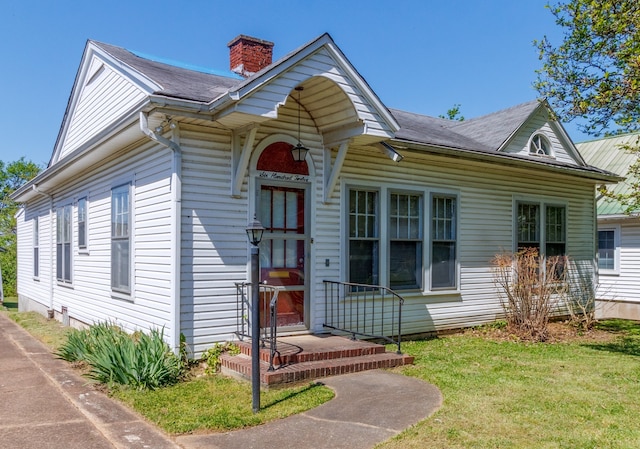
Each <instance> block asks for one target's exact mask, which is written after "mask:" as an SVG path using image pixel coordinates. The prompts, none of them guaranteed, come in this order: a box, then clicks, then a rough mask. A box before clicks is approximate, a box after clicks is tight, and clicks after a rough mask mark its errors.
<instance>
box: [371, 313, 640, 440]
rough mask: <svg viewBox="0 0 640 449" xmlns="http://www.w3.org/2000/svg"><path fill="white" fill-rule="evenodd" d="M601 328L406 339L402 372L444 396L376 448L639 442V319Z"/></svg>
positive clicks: (473, 333)
mask: <svg viewBox="0 0 640 449" xmlns="http://www.w3.org/2000/svg"><path fill="white" fill-rule="evenodd" d="M599 328H600V330H601V331H600V333H599V335H600V336H599V337H598V338H592V337H591V336H590V335H589V334H586V335H584V336H582V337H578V338H576V339H574V340H572V341H563V342H556V343H535V344H533V343H522V342H517V341H513V340H512V339H508V338H506V339H504V338H503V339H493V338H491V337H490V336H487V335H483V333H482V332H466V333H464V334H460V335H452V336H447V337H443V338H437V339H433V340H428V341H413V342H407V343H405V344H403V350H404V351H406V352H407V353H409V354H411V355H414V356H415V357H416V360H415V365H413V366H408V367H405V368H403V369H402V373H403V374H405V375H407V376H413V377H417V378H420V379H424V380H425V381H427V382H430V383H432V384H435V385H436V386H437V387H438V388H440V390H441V391H442V394H443V396H444V403H443V406H442V408H441V409H440V410H439V411H438V412H436V413H435V414H434V415H433V416H431V417H430V418H429V419H427V420H424V421H422V422H421V423H419V424H417V425H416V426H414V427H412V428H410V429H408V430H406V431H404V432H403V433H401V434H400V435H399V436H397V437H396V438H393V439H391V440H389V441H387V442H385V443H382V444H380V445H379V446H378V448H384V449H392V448H393V449H395V448H403V449H404V448H424V447H430V448H501V449H504V448H572V449H573V448H631V447H640V427H639V426H638V424H637V423H638V416H640V358H639V356H640V325H639V324H638V323H634V322H630V321H621V320H611V321H605V322H603V323H601V324H600V325H599ZM602 330H606V331H607V333H606V334H605V333H603V332H602ZM603 335H604V337H603Z"/></svg>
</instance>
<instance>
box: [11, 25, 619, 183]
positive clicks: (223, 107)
mask: <svg viewBox="0 0 640 449" xmlns="http://www.w3.org/2000/svg"><path fill="white" fill-rule="evenodd" d="M95 58H98V59H97V60H98V61H101V62H102V63H104V64H106V65H108V66H109V67H110V68H112V69H113V70H115V71H116V72H117V73H118V75H119V76H120V77H121V79H122V80H123V81H124V80H127V81H129V82H130V83H131V85H132V86H133V88H134V89H135V90H136V95H137V96H136V97H135V102H134V100H130V104H128V105H127V109H126V110H124V112H123V114H125V113H126V115H122V116H121V117H117V118H115V119H114V118H113V117H110V118H111V119H112V120H111V122H110V123H107V124H106V125H104V123H100V124H101V125H103V129H97V128H96V129H94V130H92V131H93V134H91V138H90V139H85V140H84V141H79V142H78V141H76V142H75V146H69V147H68V148H67V149H65V153H64V157H63V158H62V159H60V160H59V158H60V157H61V154H62V152H61V151H62V146H63V143H64V141H65V138H66V135H67V133H68V131H69V129H70V123H71V116H72V115H73V113H74V108H75V107H76V105H77V104H78V101H80V97H81V94H82V89H83V88H84V86H85V84H84V83H85V82H87V80H88V82H90V78H91V77H92V76H93V75H92V70H93V69H92V64H94V62H95V61H96V59H95ZM313 58H315V59H313ZM309 62H312V63H313V64H309ZM298 69H299V70H298ZM314 77H315V78H323V79H326V80H330V81H331V82H332V83H333V84H334V85H335V86H339V87H337V89H338V90H341V92H338V93H341V94H344V95H343V100H342V101H343V103H342V104H341V106H344V107H345V108H350V114H343V113H341V114H340V116H341V117H342V122H340V123H339V126H336V127H334V128H332V127H331V125H330V124H329V125H326V126H325V128H324V129H323V128H320V127H318V130H319V131H320V132H322V133H326V135H325V136H330V138H329V137H327V140H326V141H325V144H327V142H330V141H331V140H330V139H333V142H339V141H340V140H344V139H348V138H352V137H353V136H358V135H362V136H364V137H366V139H363V140H361V141H360V143H361V144H362V143H364V144H372V143H375V142H379V141H382V140H388V139H392V142H396V143H405V144H408V145H409V146H411V147H412V148H413V149H414V150H418V151H441V152H448V153H449V154H453V155H456V156H462V155H466V156H465V157H482V158H484V159H490V160H494V161H496V160H497V161H502V162H505V163H509V164H520V165H522V164H524V165H525V166H528V167H531V168H534V167H536V166H538V167H539V166H546V167H549V168H551V169H553V170H558V171H565V172H567V173H572V174H573V175H577V176H582V177H586V178H590V179H595V180H598V181H609V182H611V181H615V180H616V177H615V175H613V174H612V173H609V172H607V171H606V170H602V169H599V168H595V167H589V166H586V164H584V162H583V161H582V159H581V158H580V156H579V154H578V153H577V152H576V153H575V154H576V155H577V157H574V158H573V161H568V160H565V161H564V162H561V161H558V160H554V159H553V158H539V157H535V156H532V155H529V154H528V153H527V154H524V153H522V154H517V153H513V152H502V151H501V150H502V149H503V147H504V145H505V144H506V143H507V142H509V140H510V139H511V138H512V136H514V135H515V134H516V133H518V131H519V130H521V129H522V126H523V125H524V124H525V123H526V122H527V120H529V119H530V118H531V117H532V115H533V114H535V113H536V111H540V110H541V108H543V107H548V105H547V104H546V101H544V100H542V101H538V100H534V101H530V102H527V103H523V104H520V105H516V106H513V107H510V108H507V109H504V110H501V111H498V112H495V113H492V114H487V115H484V116H482V117H477V118H473V119H470V120H466V121H463V122H459V121H454V120H445V119H440V118H435V117H429V116H425V115H420V114H415V113H411V112H406V111H400V110H390V109H388V108H387V107H386V106H385V105H384V104H383V103H382V101H381V100H380V99H379V97H378V96H377V94H376V93H375V92H374V91H373V90H372V89H371V87H370V86H369V85H368V83H367V82H366V80H365V79H364V78H363V77H362V76H361V75H360V74H359V73H358V71H357V70H356V68H355V67H354V66H353V65H352V64H351V63H350V62H349V60H348V59H347V57H346V56H345V55H344V54H343V53H342V51H341V50H340V49H339V48H338V46H337V45H336V44H335V43H334V41H333V39H332V38H331V37H330V36H329V35H328V34H326V33H325V34H323V35H321V36H319V37H318V38H316V39H314V40H312V41H310V42H308V43H307V44H305V45H302V46H301V47H299V48H297V49H295V50H293V51H292V52H290V53H288V54H287V55H285V56H284V57H282V58H280V59H279V60H277V61H276V62H274V63H272V64H271V65H269V66H267V67H265V68H263V69H262V70H260V71H259V72H257V73H255V74H254V75H252V76H250V77H249V78H247V79H243V78H241V77H239V76H237V75H236V74H234V73H233V72H230V71H212V70H209V69H202V68H194V67H193V66H185V65H181V64H176V63H169V62H167V61H165V60H162V59H159V58H153V57H149V56H145V55H143V54H141V53H136V52H132V51H129V50H126V49H124V48H121V47H117V46H114V45H110V44H106V43H101V42H97V41H91V40H90V41H88V42H87V47H86V48H85V52H84V54H83V59H82V62H81V66H80V69H79V71H78V74H77V76H76V80H75V83H74V87H73V89H72V92H71V96H70V99H69V102H68V105H67V110H66V112H65V115H64V119H63V123H62V125H61V129H60V133H59V136H58V140H57V141H56V146H55V149H54V156H53V157H52V162H51V163H50V166H49V167H48V168H47V170H45V171H44V172H43V173H41V174H40V175H39V176H38V177H37V178H36V179H34V180H33V181H32V182H30V183H28V185H27V186H25V187H24V189H21V190H20V192H22V193H24V191H26V189H28V188H30V187H32V186H36V185H37V186H41V184H40V183H41V181H43V180H47V182H48V183H49V185H52V184H51V183H53V182H54V178H57V177H58V174H61V173H63V171H65V170H67V169H68V168H69V167H71V166H75V167H81V166H82V165H83V164H85V165H86V164H88V163H89V161H90V160H91V161H92V163H95V160H96V158H99V157H100V155H99V154H97V153H96V154H92V155H91V158H93V159H91V158H88V157H87V156H88V152H90V151H92V149H93V148H96V146H97V145H98V144H102V143H104V142H107V139H109V138H110V137H109V136H114V135H115V134H118V133H119V134H118V135H119V141H116V140H115V139H112V140H113V141H112V142H111V141H109V142H110V145H112V146H113V145H121V144H122V143H123V142H124V141H125V140H126V139H133V138H136V139H137V138H140V136H139V130H138V129H137V123H136V120H137V117H138V114H139V112H141V111H151V110H153V109H154V108H159V109H161V110H163V111H165V113H166V111H170V110H171V111H172V110H177V111H179V112H180V113H185V114H189V115H187V116H188V117H196V118H199V117H201V118H203V119H208V120H212V119H215V120H217V121H219V122H220V123H222V120H225V119H227V118H228V122H227V123H226V124H225V126H228V127H229V128H230V129H243V128H244V127H246V126H251V125H255V124H256V123H259V122H261V121H266V120H269V119H272V118H274V117H277V110H278V107H279V106H280V105H282V104H284V102H285V101H286V99H287V98H288V97H289V96H290V95H291V92H292V91H293V89H294V88H295V87H297V86H298V85H300V84H302V83H304V82H306V81H308V80H310V79H312V78H314ZM340 83H342V84H340ZM313 87H316V90H318V89H319V91H320V90H322V91H323V92H328V91H327V90H326V89H325V85H323V84H322V83H315V85H312V88H313ZM323 89H325V90H323ZM334 93H336V92H334ZM254 95H257V97H256V98H255V100H256V101H254V102H253V103H251V101H249V100H252V96H254ZM260 95H262V96H260ZM332 95H333V94H332ZM127 98H129V97H127ZM256 104H259V105H260V106H259V107H258V106H256ZM172 108H173V109H172ZM252 108H253V109H252ZM259 108H262V109H259ZM343 112H344V111H343ZM344 117H346V119H345V118H344ZM324 118H326V116H325V117H324ZM551 121H552V122H553V120H551ZM327 122H328V121H327V120H325V123H327ZM94 123H95V121H94ZM74 126H76V128H77V126H80V125H74ZM74 129H75V128H74ZM123 129H124V130H126V133H123V132H122V130H123ZM553 129H554V132H556V133H558V131H559V134H560V135H559V137H560V140H561V142H562V144H563V145H564V146H566V147H567V148H568V150H569V152H571V149H572V148H574V146H573V143H572V142H571V140H570V139H569V138H568V136H566V133H564V130H563V128H562V126H561V125H559V124H558V125H557V126H555V127H554V128H553ZM105 151H106V150H105ZM85 153H87V154H85ZM83 158H84V159H85V161H84V162H83V163H78V162H79V161H81V160H82V159H83ZM574 162H575V163H574ZM65 176H66V175H65ZM20 192H16V194H18V196H20V195H19V193H20Z"/></svg>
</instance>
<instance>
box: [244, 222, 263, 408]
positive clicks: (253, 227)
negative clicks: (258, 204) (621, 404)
mask: <svg viewBox="0 0 640 449" xmlns="http://www.w3.org/2000/svg"><path fill="white" fill-rule="evenodd" d="M246 231H247V237H248V238H249V243H251V400H252V405H253V413H258V412H259V411H260V304H259V303H260V248H259V247H258V245H260V241H261V240H262V234H263V233H264V227H263V226H262V223H260V222H259V221H258V219H257V218H256V216H255V215H254V216H253V222H251V223H249V225H248V226H247V229H246Z"/></svg>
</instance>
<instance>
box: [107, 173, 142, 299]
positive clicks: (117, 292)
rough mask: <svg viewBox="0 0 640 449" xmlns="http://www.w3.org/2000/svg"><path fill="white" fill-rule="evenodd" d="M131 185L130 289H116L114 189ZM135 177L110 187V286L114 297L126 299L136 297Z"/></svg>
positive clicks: (117, 181)
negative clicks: (113, 243)
mask: <svg viewBox="0 0 640 449" xmlns="http://www.w3.org/2000/svg"><path fill="white" fill-rule="evenodd" d="M124 186H128V187H129V291H124V290H120V289H114V288H113V287H112V286H111V284H112V281H113V280H112V278H111V268H112V263H113V259H112V254H111V242H112V230H111V223H112V220H113V216H112V214H113V190H114V189H117V188H119V187H124ZM134 198H135V179H119V180H116V181H115V182H113V183H112V184H111V187H110V189H109V288H110V290H111V297H112V298H114V299H122V300H125V301H133V298H134V297H135V285H134V279H135V276H134V271H135V266H134V257H133V254H134V252H135V248H134V240H135V239H134V236H135V215H136V214H135V199H134Z"/></svg>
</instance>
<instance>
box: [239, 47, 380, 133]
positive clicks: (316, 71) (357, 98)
mask: <svg viewBox="0 0 640 449" xmlns="http://www.w3.org/2000/svg"><path fill="white" fill-rule="evenodd" d="M311 77H315V78H316V80H318V81H320V80H330V81H331V83H326V85H322V87H321V92H319V95H317V96H315V100H313V101H317V103H313V104H305V108H307V109H308V110H309V109H313V110H314V126H317V127H318V128H319V129H324V128H325V127H326V128H331V129H338V128H340V127H341V126H345V125H350V124H352V123H354V122H362V123H364V125H365V129H366V133H367V134H370V135H375V136H386V137H390V136H391V134H392V132H391V129H390V128H389V126H388V125H387V124H386V122H385V121H384V120H382V116H381V113H380V112H379V111H377V110H376V108H375V107H374V105H373V104H372V99H370V98H367V97H366V96H365V94H364V92H363V91H362V90H361V89H360V88H359V87H358V86H357V84H356V83H355V82H354V80H353V79H351V77H350V76H349V74H348V73H347V72H346V71H345V70H343V68H342V67H341V66H339V65H337V64H336V60H335V59H334V58H333V56H332V55H331V54H330V52H329V51H328V50H326V49H324V48H321V49H319V50H318V51H316V52H315V53H314V54H311V55H309V56H308V57H307V58H306V59H304V60H303V61H300V63H299V64H296V65H295V66H293V67H292V68H290V69H289V70H287V71H285V73H283V74H282V75H281V76H279V77H277V78H275V79H273V80H270V81H269V82H268V83H265V84H263V85H262V86H260V88H259V89H256V90H255V92H252V93H251V94H250V95H248V96H247V97H246V98H243V99H242V100H241V101H240V102H239V103H238V104H237V105H236V107H235V110H236V111H237V112H242V113H246V114H254V115H256V116H263V117H268V116H270V117H276V116H278V117H280V114H281V113H282V112H281V110H279V109H278V108H279V106H280V105H281V104H282V103H284V102H285V101H286V100H287V96H288V95H289V94H290V93H291V91H292V90H293V88H294V87H295V86H297V85H298V84H299V83H300V82H302V81H305V80H308V79H309V78H311ZM332 87H336V88H335V89H332ZM327 89H331V92H330V93H328V92H327ZM305 90H306V88H305ZM337 96H344V97H345V102H344V104H339V105H336V104H335V100H336V98H337ZM353 108H355V114H354V109H353ZM303 141H305V140H304V139H303ZM305 142H306V141H305Z"/></svg>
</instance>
